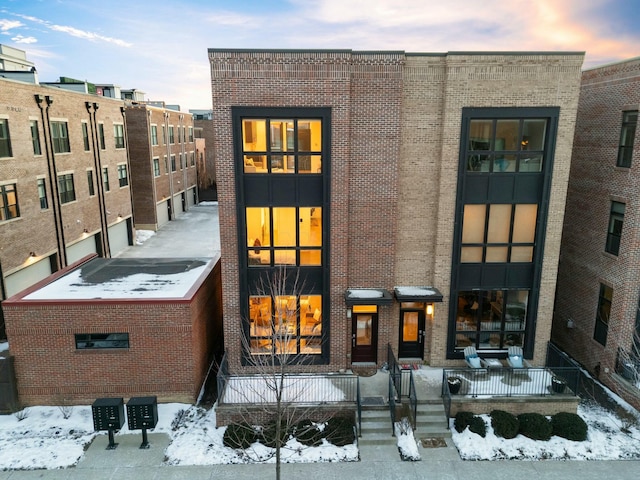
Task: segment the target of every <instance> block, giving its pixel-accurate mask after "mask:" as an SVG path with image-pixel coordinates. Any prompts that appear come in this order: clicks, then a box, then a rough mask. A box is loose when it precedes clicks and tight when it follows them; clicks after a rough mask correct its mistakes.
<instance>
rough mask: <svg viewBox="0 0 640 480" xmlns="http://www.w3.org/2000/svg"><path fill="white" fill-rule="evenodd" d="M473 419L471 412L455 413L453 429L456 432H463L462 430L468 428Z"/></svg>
mask: <svg viewBox="0 0 640 480" xmlns="http://www.w3.org/2000/svg"><path fill="white" fill-rule="evenodd" d="M473 417H474V415H473V413H471V412H458V413H456V417H455V420H454V421H453V427H454V428H455V429H456V432H458V433H462V432H464V429H465V428H467V427H468V426H469V424H470V423H471V420H472V419H473Z"/></svg>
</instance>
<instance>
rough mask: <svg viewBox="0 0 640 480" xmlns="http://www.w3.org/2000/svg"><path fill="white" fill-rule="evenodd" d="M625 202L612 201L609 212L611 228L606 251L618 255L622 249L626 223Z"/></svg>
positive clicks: (608, 233) (608, 232)
mask: <svg viewBox="0 0 640 480" xmlns="http://www.w3.org/2000/svg"><path fill="white" fill-rule="evenodd" d="M624 210H625V205H624V203H620V202H611V211H610V212H609V229H608V231H607V244H606V246H605V251H606V252H608V253H611V254H613V255H618V252H619V251H620V238H621V237H622V225H623V223H624Z"/></svg>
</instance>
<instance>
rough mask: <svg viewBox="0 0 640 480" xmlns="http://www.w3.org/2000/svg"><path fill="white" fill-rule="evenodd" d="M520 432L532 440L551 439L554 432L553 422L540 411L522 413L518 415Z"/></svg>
mask: <svg viewBox="0 0 640 480" xmlns="http://www.w3.org/2000/svg"><path fill="white" fill-rule="evenodd" d="M518 422H520V433H521V434H522V435H524V436H525V437H529V438H530V439H532V440H549V439H550V438H551V434H552V433H553V428H552V427H551V422H550V421H549V420H548V419H547V417H545V416H544V415H541V414H539V413H522V414H520V415H518Z"/></svg>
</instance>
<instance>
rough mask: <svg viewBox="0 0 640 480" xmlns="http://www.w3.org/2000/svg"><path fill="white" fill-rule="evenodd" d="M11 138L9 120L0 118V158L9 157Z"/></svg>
mask: <svg viewBox="0 0 640 480" xmlns="http://www.w3.org/2000/svg"><path fill="white" fill-rule="evenodd" d="M11 156H13V155H12V154H11V137H10V136H9V120H7V119H5V118H0V158H2V157H11Z"/></svg>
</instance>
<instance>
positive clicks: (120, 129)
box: [113, 123, 124, 148]
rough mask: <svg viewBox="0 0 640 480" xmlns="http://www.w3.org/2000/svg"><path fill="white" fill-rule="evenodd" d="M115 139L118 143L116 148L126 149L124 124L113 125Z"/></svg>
mask: <svg viewBox="0 0 640 480" xmlns="http://www.w3.org/2000/svg"><path fill="white" fill-rule="evenodd" d="M113 138H114V139H115V142H116V148H124V126H123V125H122V124H119V123H116V124H114V125H113Z"/></svg>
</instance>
